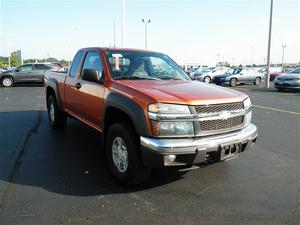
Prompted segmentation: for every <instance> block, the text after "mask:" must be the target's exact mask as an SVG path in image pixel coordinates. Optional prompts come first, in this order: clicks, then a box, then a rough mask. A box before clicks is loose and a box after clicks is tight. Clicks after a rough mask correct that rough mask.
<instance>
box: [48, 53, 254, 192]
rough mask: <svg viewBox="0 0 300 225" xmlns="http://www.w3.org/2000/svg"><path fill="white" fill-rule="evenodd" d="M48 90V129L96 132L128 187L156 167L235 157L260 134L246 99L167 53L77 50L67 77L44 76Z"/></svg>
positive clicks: (112, 166)
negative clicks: (78, 124) (75, 124)
mask: <svg viewBox="0 0 300 225" xmlns="http://www.w3.org/2000/svg"><path fill="white" fill-rule="evenodd" d="M45 88H46V99H47V108H48V116H49V120H50V123H51V126H52V127H53V128H54V129H59V128H63V127H64V126H65V124H66V121H67V118H68V117H70V118H76V119H78V120H80V121H82V122H83V123H85V124H87V125H89V126H91V127H93V128H94V129H96V130H97V131H99V135H101V139H102V141H103V142H102V143H103V147H104V149H105V155H106V157H107V163H108V167H109V169H110V171H111V173H112V175H113V177H114V178H115V179H116V180H117V181H118V182H120V183H121V184H123V185H127V186H132V185H137V184H140V183H142V182H144V181H145V180H146V179H147V178H148V176H149V175H150V172H151V169H152V168H154V167H171V166H179V168H182V167H187V168H188V167H193V166H194V165H196V164H199V163H207V162H218V161H225V160H228V159H232V158H236V157H237V156H238V155H239V154H240V153H242V152H244V151H245V150H247V149H249V148H250V147H251V146H252V145H253V144H254V143H255V141H256V139H257V135H258V132H257V128H256V126H255V125H253V124H252V123H251V117H252V105H251V101H250V99H249V97H248V96H247V95H245V94H243V93H240V92H238V91H234V90H230V89H227V88H225V87H219V86H216V85H213V84H206V83H201V82H197V81H192V80H191V79H190V78H189V77H188V76H187V74H186V73H185V72H184V71H183V70H182V69H181V68H180V67H179V66H178V65H177V64H176V63H175V62H174V61H173V60H172V59H171V58H170V57H168V56H167V55H165V54H162V53H157V52H152V51H144V50H134V49H117V48H84V49H80V50H79V51H78V52H77V54H76V55H75V57H74V59H73V62H72V64H71V67H70V70H69V72H68V73H67V74H64V73H59V72H53V71H49V72H47V73H46V75H45ZM87 141H88V140H87Z"/></svg>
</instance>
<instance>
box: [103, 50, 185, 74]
mask: <svg viewBox="0 0 300 225" xmlns="http://www.w3.org/2000/svg"><path fill="white" fill-rule="evenodd" d="M106 57H107V61H108V64H109V69H110V71H111V74H112V76H113V79H115V80H141V79H143V80H190V78H189V77H188V75H186V73H185V72H184V71H183V70H182V69H181V68H180V67H179V66H178V65H177V64H176V63H175V62H174V61H173V60H171V59H170V58H169V57H168V56H166V55H164V54H159V53H146V52H139V51H117V50H115V51H106Z"/></svg>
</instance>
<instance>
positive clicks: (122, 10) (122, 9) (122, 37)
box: [121, 0, 125, 48]
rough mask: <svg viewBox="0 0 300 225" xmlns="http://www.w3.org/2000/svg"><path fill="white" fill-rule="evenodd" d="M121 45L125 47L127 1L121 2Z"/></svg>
mask: <svg viewBox="0 0 300 225" xmlns="http://www.w3.org/2000/svg"><path fill="white" fill-rule="evenodd" d="M121 29H122V30H121V45H122V48H124V47H125V0H121Z"/></svg>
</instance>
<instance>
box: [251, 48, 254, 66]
mask: <svg viewBox="0 0 300 225" xmlns="http://www.w3.org/2000/svg"><path fill="white" fill-rule="evenodd" d="M250 48H251V67H253V57H254V47H250Z"/></svg>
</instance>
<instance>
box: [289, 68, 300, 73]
mask: <svg viewBox="0 0 300 225" xmlns="http://www.w3.org/2000/svg"><path fill="white" fill-rule="evenodd" d="M291 73H300V67H299V68H296V69H294V70H292V71H291Z"/></svg>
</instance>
